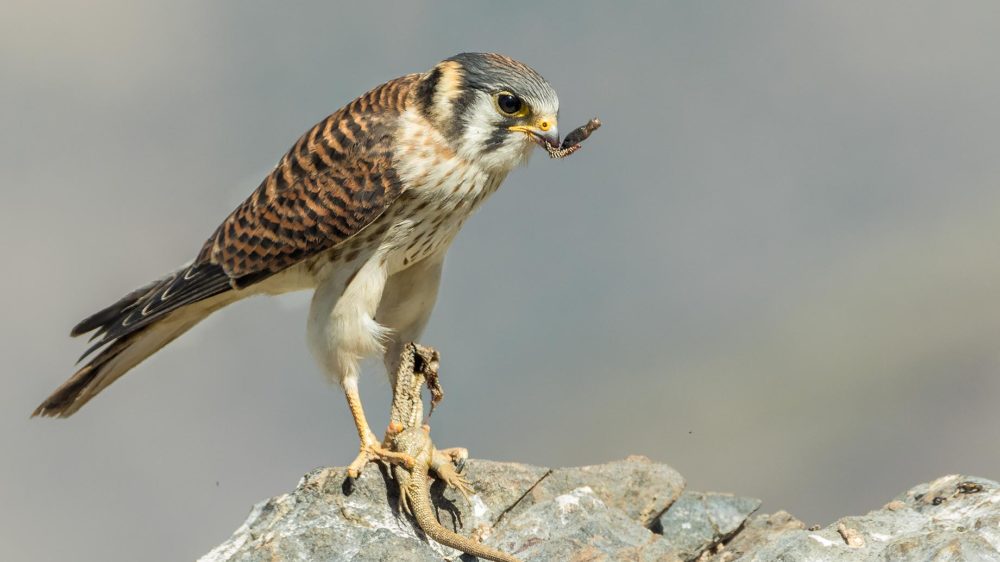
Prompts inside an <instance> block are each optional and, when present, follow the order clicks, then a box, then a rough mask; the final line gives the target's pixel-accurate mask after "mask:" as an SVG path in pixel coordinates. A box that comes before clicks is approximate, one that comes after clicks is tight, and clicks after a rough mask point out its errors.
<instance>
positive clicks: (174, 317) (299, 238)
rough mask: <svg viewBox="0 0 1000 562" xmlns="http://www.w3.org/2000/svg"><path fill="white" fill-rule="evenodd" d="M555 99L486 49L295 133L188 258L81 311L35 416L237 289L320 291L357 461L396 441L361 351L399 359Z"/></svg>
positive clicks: (82, 394)
mask: <svg viewBox="0 0 1000 562" xmlns="http://www.w3.org/2000/svg"><path fill="white" fill-rule="evenodd" d="M500 95H503V96H510V97H516V99H517V100H518V111H517V112H516V114H511V113H510V112H504V111H502V110H501V109H500V108H499V107H498V106H497V103H496V100H497V99H498V96H500ZM504 99H505V100H507V101H508V102H509V101H510V100H509V99H508V98H506V97H505V98H504ZM509 105H510V104H509V103H507V104H505V106H509ZM558 110H559V102H558V98H557V96H556V94H555V91H554V90H553V89H552V87H551V86H550V85H549V84H548V83H547V82H546V81H545V80H544V79H543V78H542V77H541V76H540V75H539V74H538V73H536V72H535V71H534V70H532V69H531V68H529V67H528V66H526V65H524V64H522V63H519V62H517V61H514V60H513V59H510V58H507V57H504V56H502V55H496V54H489V53H486V54H483V53H463V54H459V55H456V56H454V57H452V58H450V59H447V60H445V61H442V62H441V63H439V64H437V65H436V66H435V67H434V68H433V69H431V70H429V71H428V72H425V73H422V74H410V75H407V76H403V77H401V78H397V79H395V80H390V81H389V82H386V83H385V84H382V85H381V86H378V87H376V88H374V89H372V90H371V91H369V92H368V93H366V94H364V95H362V96H360V97H358V98H357V99H355V100H353V101H352V102H350V103H348V104H347V105H345V106H344V107H343V108H341V109H340V110H338V111H336V112H334V113H333V114H331V115H330V116H329V117H327V118H326V119H324V120H322V121H320V122H319V123H316V124H315V125H314V126H312V127H311V128H310V129H309V130H308V131H306V132H305V133H304V134H303V135H302V136H301V137H299V138H298V139H297V140H296V142H295V143H294V144H293V145H292V147H291V149H289V151H288V152H287V153H286V154H285V155H284V156H283V157H282V158H281V159H280V161H279V162H278V164H277V165H276V166H275V168H274V169H273V170H272V171H271V173H269V174H268V175H267V177H265V178H264V180H263V181H262V182H261V183H260V185H259V186H258V187H257V189H256V190H254V191H253V192H252V193H251V194H250V196H249V197H248V198H247V199H246V200H245V201H244V202H243V203H242V204H241V205H239V206H238V207H237V208H236V209H235V210H234V211H233V212H232V213H231V214H230V215H229V216H228V217H227V218H226V219H225V220H224V221H223V222H222V223H221V224H220V225H219V227H218V228H217V229H216V230H215V231H214V233H213V234H212V235H211V236H210V237H209V238H208V240H207V241H206V242H205V243H204V244H203V246H202V247H201V250H200V251H199V252H198V254H197V255H196V257H195V259H194V260H193V261H192V262H191V263H190V264H188V265H186V266H184V267H182V268H180V269H178V270H176V271H174V272H173V273H171V274H169V275H167V276H165V277H163V278H161V279H159V280H157V281H155V282H153V283H150V284H148V285H146V286H144V287H142V288H141V289H138V290H135V291H132V292H131V293H129V294H127V295H126V296H125V297H123V298H122V299H120V300H119V301H117V302H116V303H114V304H112V305H111V306H108V307H106V308H104V309H103V310H101V311H99V312H97V313H96V314H93V315H91V316H90V317H88V318H86V319H85V320H83V321H82V322H80V323H79V324H77V326H76V327H74V328H73V330H72V335H74V336H75V335H81V334H84V333H87V332H93V333H94V335H93V337H92V341H94V345H93V347H91V348H90V349H89V350H88V351H87V353H86V354H84V357H88V356H90V358H89V360H88V362H87V363H86V364H84V365H83V367H82V368H80V369H79V370H78V371H77V372H76V373H74V374H73V376H72V377H70V379H69V380H67V381H66V382H65V383H64V384H63V385H62V386H60V387H59V388H58V389H57V390H56V391H55V392H53V393H52V395H51V396H49V397H48V398H47V399H46V400H45V401H43V402H42V404H41V405H39V407H38V408H37V409H36V410H35V412H34V414H33V415H41V416H57V417H65V416H69V415H71V414H73V413H74V412H76V411H77V410H78V409H79V408H80V407H81V406H83V405H84V404H86V403H87V402H88V401H89V400H90V399H91V398H93V397H94V396H96V395H97V394H98V393H99V392H101V391H102V390H103V389H104V388H107V386H108V385H110V384H111V383H112V382H114V381H115V380H117V379H118V378H119V377H120V376H122V375H123V374H125V373H126V372H128V371H129V370H130V369H132V368H133V367H135V366H136V365H138V364H139V363H140V362H142V361H143V360H145V359H146V358H147V357H149V356H150V355H152V354H153V353H155V352H156V351H158V350H159V349H161V348H162V347H163V346H165V345H167V344H168V343H169V342H171V341H172V340H173V339H175V338H177V337H178V336H180V335H181V334H183V333H184V332H185V331H187V330H188V329H190V328H191V327H192V326H194V325H195V324H197V323H198V322H200V321H201V320H202V319H203V318H205V317H207V316H208V315H209V314H211V313H212V312H214V311H216V310H218V309H220V308H222V307H225V306H227V305H229V304H231V303H233V302H236V301H238V300H241V299H243V298H245V297H247V296H251V295H256V294H277V293H283V292H288V291H294V290H301V289H315V293H314V295H313V300H312V305H311V309H310V313H309V318H308V329H307V334H308V341H309V347H310V350H311V351H312V352H313V354H314V355H315V356H316V359H317V360H318V362H319V363H320V365H321V366H322V367H323V368H324V370H325V371H326V372H327V374H328V375H329V377H330V378H331V380H333V381H336V382H339V383H340V384H341V385H342V386H343V388H344V393H345V396H346V397H347V401H348V405H349V407H350V408H351V412H352V414H353V416H354V420H355V424H356V426H357V429H358V436H359V438H360V440H361V454H359V456H358V458H357V459H355V462H354V463H352V465H351V470H352V471H354V472H357V471H358V470H360V468H361V467H362V466H363V465H364V463H365V462H366V461H367V460H369V459H371V458H374V457H376V456H380V455H385V454H387V453H386V451H384V450H381V448H380V447H379V445H378V440H377V439H375V437H374V435H373V434H372V432H371V430H370V429H369V427H368V422H367V420H366V419H365V416H364V411H363V408H362V407H361V402H360V397H359V395H358V390H357V377H358V374H359V366H358V364H359V362H360V360H361V359H363V358H364V357H367V356H370V355H373V354H377V353H381V354H383V358H384V360H385V362H386V365H387V367H389V372H390V373H391V372H394V369H392V368H391V363H392V362H393V361H395V358H396V357H398V354H399V350H400V346H401V345H402V344H404V343H406V342H408V341H411V340H414V339H417V338H418V337H419V335H420V333H421V332H422V330H423V328H424V326H425V325H426V323H427V320H428V318H429V316H430V311H431V309H432V307H433V306H434V301H435V299H436V297H437V288H438V283H439V280H440V276H441V266H442V262H443V257H444V253H445V251H446V250H447V248H448V246H449V245H450V243H451V241H452V240H453V239H454V237H455V235H456V234H457V232H458V230H459V229H460V228H461V227H462V225H463V224H464V222H465V220H466V218H468V216H469V215H470V214H471V213H472V212H473V211H474V210H475V209H476V208H477V207H478V206H479V205H480V204H481V203H482V202H483V201H484V200H485V199H486V198H487V197H488V196H489V195H490V194H492V193H493V192H494V191H496V189H497V188H498V187H499V185H500V183H501V182H502V181H503V180H504V178H505V177H506V176H507V173H508V172H509V171H510V170H512V169H513V168H514V167H516V166H517V165H519V164H521V163H523V162H525V161H526V160H527V158H528V156H529V154H530V152H531V150H532V148H533V145H534V144H541V143H547V144H552V143H555V142H558V131H557V129H556V116H557V114H558ZM91 354H93V355H92V356H91ZM81 359H83V358H81Z"/></svg>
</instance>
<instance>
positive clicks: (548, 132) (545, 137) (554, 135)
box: [508, 116, 559, 150]
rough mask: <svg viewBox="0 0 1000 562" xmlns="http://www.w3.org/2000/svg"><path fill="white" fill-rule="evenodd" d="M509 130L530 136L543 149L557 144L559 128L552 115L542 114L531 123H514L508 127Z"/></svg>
mask: <svg viewBox="0 0 1000 562" xmlns="http://www.w3.org/2000/svg"><path fill="white" fill-rule="evenodd" d="M508 130H510V131H517V132H520V133H524V134H526V135H528V136H529V137H531V140H533V141H535V143H537V144H538V146H541V147H542V148H544V149H545V150H549V148H550V147H558V146H559V128H558V127H557V125H556V118H555V117H554V116H543V117H540V118H538V119H536V120H535V122H534V123H532V124H531V125H514V126H512V127H509V128H508Z"/></svg>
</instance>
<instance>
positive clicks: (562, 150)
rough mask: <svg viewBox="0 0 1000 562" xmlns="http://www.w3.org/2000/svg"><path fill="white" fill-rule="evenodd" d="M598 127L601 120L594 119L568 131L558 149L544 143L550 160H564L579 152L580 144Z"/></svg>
mask: <svg viewBox="0 0 1000 562" xmlns="http://www.w3.org/2000/svg"><path fill="white" fill-rule="evenodd" d="M600 126H601V120H600V119H598V118H597V117H594V118H593V119H591V120H590V121H587V124H586V125H584V126H582V127H577V128H575V129H573V130H572V131H570V132H569V134H568V135H566V138H564V139H563V141H562V144H561V145H559V147H558V148H556V147H555V146H554V145H551V144H548V143H545V150H546V151H547V152H548V153H549V157H550V158H565V157H567V156H569V155H570V154H573V153H574V152H576V151H577V150H580V143H582V142H583V141H585V140H587V137H589V136H590V135H591V133H593V132H594V131H596V130H597V129H598V128H599V127H600Z"/></svg>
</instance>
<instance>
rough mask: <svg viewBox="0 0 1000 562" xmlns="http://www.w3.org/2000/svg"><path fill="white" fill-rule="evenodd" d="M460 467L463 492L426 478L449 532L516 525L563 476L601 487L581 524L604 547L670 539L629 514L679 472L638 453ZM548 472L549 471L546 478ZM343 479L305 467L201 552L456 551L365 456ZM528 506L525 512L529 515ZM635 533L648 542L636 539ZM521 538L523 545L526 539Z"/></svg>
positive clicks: (674, 481) (653, 505)
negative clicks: (290, 485)
mask: <svg viewBox="0 0 1000 562" xmlns="http://www.w3.org/2000/svg"><path fill="white" fill-rule="evenodd" d="M463 474H464V475H465V476H466V478H468V480H469V482H470V483H471V485H472V489H473V492H474V494H473V495H472V496H471V497H470V499H469V500H466V499H465V498H464V497H462V496H461V495H460V494H458V493H457V492H455V491H454V490H444V489H443V486H441V485H439V484H438V485H435V486H433V487H432V488H431V495H432V498H433V500H434V503H435V507H436V508H437V516H438V520H439V521H441V523H442V524H443V525H444V526H446V527H449V528H451V529H453V530H454V531H456V532H458V533H461V534H464V535H470V534H472V533H473V532H476V533H477V534H480V535H482V534H486V535H487V536H489V531H490V530H492V529H494V527H496V528H497V530H499V529H501V528H503V527H502V526H503V525H504V524H506V525H518V521H520V520H521V519H520V516H518V515H516V514H514V512H515V511H516V512H517V513H529V510H530V509H531V508H532V507H534V506H536V505H538V506H539V509H554V508H552V507H551V506H548V507H546V505H543V504H546V503H551V501H555V499H556V498H557V496H559V495H560V494H562V493H563V492H570V491H572V488H569V486H571V485H572V484H573V483H576V484H578V485H581V484H586V483H592V484H593V485H594V487H595V488H597V489H600V490H601V494H602V495H601V496H599V497H600V499H596V497H597V496H595V501H596V502H598V503H597V504H594V506H595V509H597V510H598V511H599V513H597V512H595V514H594V515H593V516H592V517H590V518H589V519H588V521H587V525H588V526H587V527H586V528H587V529H588V531H587V532H590V531H593V532H594V533H595V536H599V535H600V534H601V533H604V535H606V536H608V537H618V538H615V539H614V541H611V542H608V543H607V545H604V546H602V547H601V548H605V547H606V551H607V552H617V551H619V550H622V549H628V548H632V549H634V551H635V552H637V553H642V555H643V556H647V557H649V556H654V555H655V556H661V553H662V552H666V551H667V550H669V549H667V547H666V545H665V544H662V543H663V540H662V539H661V538H660V537H659V536H658V535H655V534H653V533H652V532H650V531H649V530H648V529H646V528H644V527H643V525H642V524H641V523H640V522H637V521H635V520H633V519H632V518H630V515H629V514H642V513H644V512H649V511H650V510H655V511H657V514H658V512H659V511H662V510H663V509H665V508H666V506H667V505H669V502H670V501H672V498H675V497H676V496H677V495H679V494H680V490H681V488H682V486H683V480H680V482H681V483H680V484H679V483H678V479H679V478H680V476H679V475H678V474H677V473H676V471H674V470H673V469H671V468H670V467H668V466H666V465H659V464H656V463H653V462H651V461H649V460H648V459H641V458H630V459H628V460H625V461H620V462H616V463H609V464H608V465H602V466H598V467H582V468H573V469H558V470H555V471H553V470H550V469H547V468H542V467H536V466H529V465H522V464H516V463H498V462H491V461H479V460H470V461H468V462H467V463H466V466H465V471H464V473H463ZM553 474H556V475H557V476H556V478H555V479H553V480H552V481H551V482H547V481H548V479H549V478H550V477H551V476H552V475H553ZM660 477H662V478H663V479H664V480H663V481H662V482H660V481H658V480H657V478H660ZM345 484H346V471H345V469H342V468H330V469H319V470H315V471H313V472H310V473H309V474H307V475H305V476H304V477H303V478H302V480H301V481H300V482H299V485H298V487H296V489H295V490H294V491H292V492H291V493H289V494H284V495H282V496H278V497H275V498H272V499H270V500H268V501H265V502H262V503H260V504H257V505H256V506H254V508H253V509H252V510H251V512H250V515H249V517H248V518H247V520H246V522H245V523H243V525H242V526H241V527H240V528H239V529H237V530H236V532H235V533H234V534H233V536H232V537H230V538H229V540H227V541H226V542H224V543H222V544H221V545H219V546H218V547H216V548H215V549H213V550H212V551H211V552H210V553H208V554H207V555H205V556H204V557H203V558H202V559H201V560H202V561H204V562H218V561H223V560H226V561H237V560H238V561H258V560H260V561H264V560H268V561H280V560H329V561H333V560H353V561H357V562H361V561H377V560H408V561H423V560H442V559H445V558H447V559H457V558H458V556H459V555H460V554H461V553H459V552H458V551H456V550H453V549H450V548H447V547H444V546H442V545H440V544H438V543H436V542H433V541H428V540H427V539H426V538H425V537H424V535H423V533H422V532H421V531H420V530H419V529H418V528H417V527H416V524H415V523H414V522H413V521H412V520H411V519H409V518H408V517H405V516H402V515H401V514H400V513H399V511H398V507H397V506H398V501H399V497H398V490H397V488H396V485H395V482H393V481H392V480H391V477H390V475H389V472H388V471H387V470H384V469H383V470H379V469H377V468H376V467H375V466H369V467H368V468H367V469H366V470H365V471H364V472H363V473H362V475H361V477H360V478H358V479H357V480H356V481H355V482H354V483H353V486H351V488H350V492H349V493H347V492H346V490H347V489H348V488H347V487H346V486H345ZM529 492H535V493H534V494H532V493H529ZM590 494H591V495H594V492H593V491H591V492H590ZM549 500H551V501H549ZM605 501H606V502H607V503H605ZM598 504H599V505H600V507H599V508H598V507H596V506H597V505H598ZM588 505H590V504H588ZM615 506H621V507H623V508H625V510H626V511H620V510H618V509H617V508H616V507H615ZM530 513H536V512H535V511H530ZM530 513H529V514H528V515H527V516H529V517H530V516H531V515H530ZM573 513H574V517H576V519H575V520H581V525H580V526H579V527H580V528H578V529H576V531H580V529H582V528H583V526H582V519H581V518H583V517H584V514H581V513H578V512H575V511H574V512H573ZM627 513H628V514H627ZM501 522H502V523H501ZM602 529H603V530H602ZM572 531H573V529H571V528H568V527H567V528H565V529H562V530H558V529H554V530H553V532H557V535H555V536H557V537H561V538H559V540H558V541H556V542H555V543H554V545H563V546H562V548H564V549H569V548H571V546H566V545H572V544H575V543H573V541H574V540H576V539H574V538H573V537H572V536H571V532H572ZM558 533H562V534H561V535H560V534H558ZM493 535H494V536H499V535H497V534H496V533H493ZM619 535H620V536H619ZM507 536H508V537H510V535H507ZM511 540H513V539H511ZM608 540H609V541H610V540H611V539H610V538H609V539H608ZM630 541H631V542H630ZM643 541H646V542H649V543H650V544H649V545H645V546H644V544H645V543H644V542H643ZM487 542H489V541H487ZM602 544H603V543H602ZM521 545H522V546H524V547H525V548H526V543H521ZM616 548H617V550H615V549H616ZM601 552H604V551H603V550H602V551H601ZM661 558H662V557H661ZM661 558H655V557H654V558H648V559H649V560H659V559H661ZM536 559H543V558H536ZM602 559H605V560H617V558H602Z"/></svg>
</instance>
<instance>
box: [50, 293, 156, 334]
mask: <svg viewBox="0 0 1000 562" xmlns="http://www.w3.org/2000/svg"><path fill="white" fill-rule="evenodd" d="M163 281H164V280H163V279H157V280H156V281H153V282H152V283H150V284H148V285H145V286H143V287H139V288H138V289H136V290H134V291H132V292H131V293H129V294H127V295H125V296H124V297H122V298H120V299H118V301H117V302H115V303H114V304H112V305H111V306H109V307H106V308H104V309H102V310H99V311H97V312H95V313H94V314H91V315H90V316H88V317H86V318H84V319H83V320H81V321H80V323H79V324H77V325H76V326H73V329H72V330H70V332H69V335H70V336H72V337H74V338H75V337H77V336H82V335H83V334H86V333H87V332H90V331H93V330H98V328H102V327H105V326H108V325H109V324H112V323H114V321H115V320H117V319H118V318H121V317H122V316H123V315H124V313H125V312H127V311H129V310H132V309H133V308H135V307H136V305H138V304H139V302H140V301H142V300H144V299H145V298H146V297H148V296H149V294H150V293H152V292H153V291H154V290H155V289H156V288H158V287H159V286H160V285H162V284H163ZM103 333H104V331H103V330H98V331H97V332H95V333H94V335H93V336H92V337H91V338H90V339H91V341H93V340H94V339H96V338H98V337H100V336H101V335H102V334H103Z"/></svg>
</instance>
